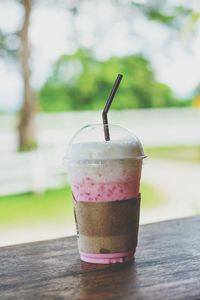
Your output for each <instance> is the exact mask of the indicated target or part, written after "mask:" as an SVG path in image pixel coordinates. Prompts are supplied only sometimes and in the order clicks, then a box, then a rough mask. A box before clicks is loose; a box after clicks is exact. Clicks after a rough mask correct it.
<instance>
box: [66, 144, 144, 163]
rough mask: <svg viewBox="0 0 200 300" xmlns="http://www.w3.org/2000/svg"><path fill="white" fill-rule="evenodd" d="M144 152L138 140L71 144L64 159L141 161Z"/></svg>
mask: <svg viewBox="0 0 200 300" xmlns="http://www.w3.org/2000/svg"><path fill="white" fill-rule="evenodd" d="M144 157H145V156H144V151H143V148H142V145H141V143H140V141H139V140H138V139H135V140H130V139H127V140H124V139H123V140H118V141H116V140H115V141H107V142H105V141H102V142H86V143H75V144H71V145H70V146H69V148H68V151H67V155H66V159H69V160H99V159H100V160H106V159H128V158H129V159H142V158H144Z"/></svg>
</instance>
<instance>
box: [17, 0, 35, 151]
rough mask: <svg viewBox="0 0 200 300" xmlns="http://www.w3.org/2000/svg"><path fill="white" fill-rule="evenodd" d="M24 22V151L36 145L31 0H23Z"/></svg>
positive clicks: (21, 137)
mask: <svg viewBox="0 0 200 300" xmlns="http://www.w3.org/2000/svg"><path fill="white" fill-rule="evenodd" d="M22 3H23V6H24V22H23V26H22V30H21V32H20V40H21V48H20V61H21V71H22V77H23V84H24V92H23V107H22V110H21V112H20V121H19V127H18V129H19V150H20V151H26V150H30V149H33V148H35V147H36V146H37V142H36V122H35V112H36V102H35V95H34V91H33V88H32V87H31V84H30V77H31V70H30V65H29V63H30V45H29V24H30V16H31V9H32V7H31V0H23V1H22Z"/></svg>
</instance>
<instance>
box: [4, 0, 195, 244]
mask: <svg viewBox="0 0 200 300" xmlns="http://www.w3.org/2000/svg"><path fill="white" fill-rule="evenodd" d="M199 20H200V6H199V5H198V3H196V4H195V5H194V3H193V2H181V3H180V2H179V1H173V2H172V1H169V0H168V1H164V2H163V1H156V0H153V1H150V0H141V1H140V0H137V1H134V0H133V1H122V0H103V1H87V0H83V1H78V0H77V1H70V0H69V1H61V0H59V1H56V3H55V2H54V1H50V0H49V1H43V0H42V1H37V0H34V1H30V0H23V1H17V0H8V1H0V28H1V29H0V76H1V79H2V80H1V81H2V84H1V86H0V153H1V156H0V246H3V245H8V244H14V243H21V242H26V241H34V240H39V239H48V238H54V237H59V236H65V235H69V234H74V233H75V228H74V221H73V208H72V202H71V195H70V188H69V185H68V179H67V172H66V167H65V166H64V165H63V163H62V160H63V157H64V155H65V151H66V148H67V145H68V142H69V140H70V139H71V137H72V136H73V135H74V134H75V132H76V131H77V130H78V129H79V128H80V127H82V126H84V125H86V124H88V123H95V122H101V111H102V108H103V107H104V105H105V101H106V99H107V96H108V94H109V92H110V89H111V87H112V85H113V82H114V80H115V78H116V76H117V74H118V73H122V74H123V75H124V78H123V81H122V83H121V85H120V89H119V91H118V93H117V95H116V97H115V100H114V102H113V104H112V109H111V111H110V113H109V120H110V122H113V123H120V124H121V125H123V126H125V127H128V128H129V129H130V130H131V131H133V132H134V133H136V134H137V135H138V136H139V138H140V139H141V141H142V143H143V145H144V149H145V153H146V154H147V156H148V158H147V159H146V160H145V162H144V166H143V177H142V178H143V179H142V185H141V193H142V209H141V223H148V222H155V221H160V220H165V219H170V218H176V217H184V216H188V215H193V214H197V213H199V211H200V206H199V198H200V192H199V189H198V180H199V179H198V178H199V175H200V171H199V162H200V135H199V132H200V121H199V117H200V110H199V108H200V82H199V78H200V68H199V61H200V54H199V53H200V52H199V47H200V42H199V41H200V39H199V36H200V21H199Z"/></svg>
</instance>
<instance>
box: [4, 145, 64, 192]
mask: <svg viewBox="0 0 200 300" xmlns="http://www.w3.org/2000/svg"><path fill="white" fill-rule="evenodd" d="M62 157H63V153H62V151H61V150H60V149H53V150H50V149H49V150H38V151H31V152H26V153H13V154H9V155H4V157H3V158H1V159H0V195H8V194H17V193H24V192H30V191H33V192H42V191H44V190H46V189H48V188H52V187H58V186H62V185H64V184H65V183H66V182H67V176H66V172H65V168H64V165H63V164H62Z"/></svg>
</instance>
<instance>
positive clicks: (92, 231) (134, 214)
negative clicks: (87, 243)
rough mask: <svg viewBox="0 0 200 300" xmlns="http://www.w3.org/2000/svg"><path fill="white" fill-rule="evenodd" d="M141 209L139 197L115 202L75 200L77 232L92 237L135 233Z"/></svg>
mask: <svg viewBox="0 0 200 300" xmlns="http://www.w3.org/2000/svg"><path fill="white" fill-rule="evenodd" d="M139 211H140V198H139V197H138V198H133V199H129V200H121V201H114V202H77V201H74V213H75V220H76V226H77V233H79V234H81V235H84V236H90V237H105V236H122V235H125V236H127V235H135V234H136V233H137V229H138V223H139Z"/></svg>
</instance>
